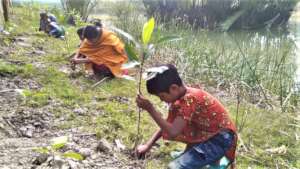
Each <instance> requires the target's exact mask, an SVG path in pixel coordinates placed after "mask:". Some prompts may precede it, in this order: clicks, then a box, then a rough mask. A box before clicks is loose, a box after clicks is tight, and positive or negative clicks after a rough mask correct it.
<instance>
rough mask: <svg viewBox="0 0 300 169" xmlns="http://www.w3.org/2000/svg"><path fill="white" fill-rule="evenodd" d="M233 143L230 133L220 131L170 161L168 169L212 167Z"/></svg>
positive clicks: (232, 136) (232, 135)
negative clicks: (210, 165)
mask: <svg viewBox="0 0 300 169" xmlns="http://www.w3.org/2000/svg"><path fill="white" fill-rule="evenodd" d="M233 142H234V134H233V133H232V132H231V131H221V132H220V133H218V134H217V135H215V136H213V137H212V138H210V139H209V140H207V141H205V142H203V143H199V144H196V145H194V146H193V147H191V148H190V149H188V150H187V151H186V152H184V153H183V154H182V155H180V156H179V157H178V158H177V159H175V160H174V161H172V162H171V163H170V164H169V165H168V168H169V169H201V168H203V167H205V166H207V165H209V164H212V165H214V164H215V163H216V162H218V160H220V159H221V158H222V157H223V156H224V155H225V152H226V151H227V150H229V149H230V148H231V146H232V143H233Z"/></svg>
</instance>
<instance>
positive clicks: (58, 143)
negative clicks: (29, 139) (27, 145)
mask: <svg viewBox="0 0 300 169" xmlns="http://www.w3.org/2000/svg"><path fill="white" fill-rule="evenodd" d="M67 142H68V137H67V136H61V137H56V138H54V139H52V143H51V145H50V146H46V147H37V148H35V149H34V150H35V151H36V152H38V153H41V154H46V155H47V156H52V159H54V158H55V156H59V157H64V158H72V159H74V160H78V161H81V160H83V159H84V158H83V156H82V155H81V154H79V153H75V152H72V151H70V152H64V153H62V152H59V150H61V149H62V148H63V147H64V146H65V145H66V144H67Z"/></svg>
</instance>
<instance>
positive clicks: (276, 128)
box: [0, 7, 300, 169]
mask: <svg viewBox="0 0 300 169" xmlns="http://www.w3.org/2000/svg"><path fill="white" fill-rule="evenodd" d="M38 9H39V7H26V8H15V9H14V12H15V15H14V17H13V19H12V22H11V23H10V24H9V31H10V32H11V35H10V36H3V35H1V36H0V37H1V38H0V43H1V50H9V49H14V50H12V51H10V52H9V54H8V55H7V56H5V57H3V58H2V59H1V61H0V75H2V74H4V76H5V77H16V76H19V77H21V78H30V79H33V80H35V81H37V82H38V83H39V84H40V85H41V88H39V89H36V90H31V89H27V90H26V95H27V99H26V102H25V103H24V104H25V105H26V106H29V107H41V106H45V105H47V104H49V103H50V102H52V101H58V102H62V103H63V104H62V105H63V106H59V107H53V111H52V113H54V114H55V115H56V117H57V118H59V117H61V116H65V117H67V118H65V120H64V121H62V123H61V125H60V126H59V127H60V128H61V129H70V128H77V127H80V129H81V130H83V131H86V132H93V133H96V134H97V136H98V137H99V138H107V139H109V140H110V141H113V140H115V139H121V140H122V142H123V143H124V144H125V145H126V146H127V147H129V148H130V147H132V146H133V141H134V139H135V134H136V120H137V113H136V112H137V110H136V106H135V103H134V100H135V93H136V89H135V88H136V84H135V83H134V82H130V81H126V80H120V79H114V80H111V81H107V82H105V83H103V84H101V85H100V86H98V87H96V88H91V86H92V85H93V84H94V83H95V81H92V80H88V79H86V78H85V77H84V76H83V75H80V73H79V74H78V75H76V76H75V77H74V76H70V73H68V72H65V71H63V70H64V68H65V69H67V67H68V66H69V65H68V57H69V54H70V53H72V52H73V51H74V50H75V49H76V47H77V45H78V41H79V40H78V38H77V35H76V33H75V31H76V28H75V27H68V26H65V28H66V32H67V34H66V41H62V40H58V39H54V38H51V37H48V36H46V35H44V34H42V33H38V32H37V31H36V30H37V27H38V16H39V13H38ZM130 11H135V10H129V12H128V14H130V15H129V16H128V17H127V19H125V18H126V17H125V15H123V16H122V17H125V18H121V19H120V20H115V24H116V25H117V26H119V27H120V28H121V29H124V30H126V31H128V32H130V33H132V34H135V33H136V34H135V35H136V36H137V35H138V34H139V33H138V32H140V30H141V29H140V27H141V25H140V24H137V22H136V21H135V22H134V19H133V18H132V16H131V12H130ZM134 15H139V14H138V13H134ZM142 20H143V18H141V21H142ZM122 25H123V26H122ZM159 27H160V29H161V33H162V34H168V35H172V34H176V35H180V36H182V37H183V38H184V39H183V40H182V41H179V42H176V43H172V44H164V45H162V46H160V49H159V50H158V51H157V52H156V55H155V57H153V58H152V59H151V60H152V61H153V62H151V63H150V62H149V63H148V65H149V64H155V62H158V61H160V62H161V61H162V62H173V63H175V64H176V65H177V67H179V69H180V71H181V73H182V75H183V77H184V79H185V80H186V81H187V82H189V84H199V83H202V84H204V85H205V86H208V87H206V89H210V90H211V91H212V92H213V93H214V94H216V96H217V97H219V98H220V99H221V101H222V102H223V103H224V104H225V106H226V107H227V108H228V109H229V110H230V112H231V116H232V118H233V119H234V120H235V121H236V122H237V123H238V127H239V133H240V138H241V141H240V142H239V148H238V156H237V165H238V168H249V167H251V168H276V167H279V168H299V167H300V163H299V161H298V157H299V155H300V154H299V152H300V150H299V136H298V135H299V134H298V135H297V133H299V125H298V124H299V114H298V113H297V112H296V111H294V110H297V109H296V107H294V105H293V104H290V102H287V103H288V104H286V105H284V107H283V109H282V106H281V104H280V99H281V100H283V101H284V100H286V98H287V96H288V95H289V92H290V90H291V88H292V86H293V71H294V69H295V67H294V66H295V65H293V60H292V59H293V58H292V57H291V56H292V53H291V51H293V50H292V49H293V45H292V42H291V41H290V40H289V39H285V38H277V37H273V35H272V34H271V33H270V34H268V33H266V34H265V36H259V35H258V34H256V33H254V34H247V36H246V37H245V38H240V36H241V35H239V38H238V37H235V36H236V35H237V34H234V33H233V34H231V35H228V34H220V33H211V32H206V31H195V30H192V29H191V28H190V27H188V26H186V27H185V26H179V25H178V26H176V25H173V26H172V27H170V26H164V25H159ZM211 34H213V35H211ZM20 36H22V37H27V38H29V40H28V41H30V44H32V45H31V46H30V47H24V46H20V45H16V43H15V40H14V38H16V37H20ZM255 36H257V37H256V38H255ZM262 37H264V38H265V40H263V38H262ZM230 38H232V39H231V40H228V39H230ZM234 39H236V41H237V42H235V41H234ZM2 44H3V45H2ZM238 46H240V48H241V49H239V47H238ZM40 49H42V50H43V51H44V52H45V54H44V55H28V53H32V51H35V50H40ZM9 61H21V62H24V64H23V65H18V66H17V65H14V64H13V62H9ZM257 80H258V81H257ZM260 86H262V88H261V87H260ZM211 87H212V89H211ZM143 90H144V89H143ZM262 90H263V91H264V92H265V94H266V95H267V97H268V101H266V100H265V98H264V96H263V93H262ZM220 92H225V93H226V94H225V96H220V95H219V94H220ZM144 93H146V92H145V91H144ZM237 96H239V97H237ZM236 98H239V99H236ZM291 98H292V97H291ZM151 99H152V100H153V101H154V102H155V103H156V105H158V107H159V110H161V111H164V112H165V111H166V108H165V105H164V104H163V103H161V102H160V101H159V100H158V99H156V98H154V97H151ZM254 99H261V104H264V103H265V102H270V104H272V105H273V109H270V108H268V106H260V105H258V103H260V102H259V101H260V100H258V101H257V100H254ZM265 105H267V103H265ZM76 109H82V110H83V112H84V114H83V115H78V114H77V113H76V111H74V110H76ZM283 110H284V111H283ZM141 127H142V129H141V131H142V132H141V133H142V137H143V139H142V140H143V141H146V140H147V139H148V138H149V136H150V135H151V134H152V132H154V131H155V130H156V129H157V127H156V125H155V124H154V122H153V121H152V120H151V119H150V117H149V115H147V114H146V113H145V114H142V124H141ZM174 147H175V146H169V145H168V144H164V143H163V142H162V141H161V142H160V147H159V148H158V149H155V150H154V152H153V154H152V156H151V157H150V158H151V159H152V158H153V160H149V161H148V164H147V168H149V169H151V168H153V169H154V168H164V166H165V165H166V164H167V161H168V160H170V155H169V152H170V151H172V150H174Z"/></svg>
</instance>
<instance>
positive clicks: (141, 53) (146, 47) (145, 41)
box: [112, 17, 181, 149]
mask: <svg viewBox="0 0 300 169" xmlns="http://www.w3.org/2000/svg"><path fill="white" fill-rule="evenodd" d="M154 27H155V20H154V18H153V17H152V18H151V19H149V20H148V21H147V22H146V23H145V24H144V26H143V31H142V35H141V40H138V41H137V40H135V39H134V38H133V36H132V35H130V34H128V33H126V32H124V31H123V30H120V29H118V28H115V27H112V29H113V30H115V31H117V32H118V33H120V34H122V35H123V36H125V37H126V38H127V39H128V40H129V43H126V44H125V50H126V53H127V55H128V57H129V59H131V60H135V61H139V62H140V69H139V75H138V82H137V92H138V94H142V91H141V83H142V74H143V70H144V63H145V61H146V60H147V59H148V58H149V56H151V55H153V54H154V52H155V45H157V44H160V43H163V42H170V41H175V40H180V39H181V38H180V37H177V36H164V37H161V35H160V34H156V36H157V37H155V39H156V41H154V40H153V39H154V38H152V33H153V31H154ZM151 38H152V41H151ZM141 111H142V110H141V109H140V108H139V110H138V120H137V135H136V140H135V143H134V149H135V148H136V147H137V145H138V143H139V141H140V121H141Z"/></svg>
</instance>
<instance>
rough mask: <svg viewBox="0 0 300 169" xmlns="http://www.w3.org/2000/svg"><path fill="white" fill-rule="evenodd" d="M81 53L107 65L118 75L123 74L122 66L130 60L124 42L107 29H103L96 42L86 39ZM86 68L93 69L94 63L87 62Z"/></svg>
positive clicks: (97, 62) (93, 60)
mask: <svg viewBox="0 0 300 169" xmlns="http://www.w3.org/2000/svg"><path fill="white" fill-rule="evenodd" d="M79 53H80V54H82V55H84V56H86V57H87V58H88V59H89V60H90V61H91V62H92V63H93V64H96V65H102V64H103V65H105V66H106V67H108V68H109V69H110V71H111V72H112V73H113V74H114V75H115V76H117V77H118V76H121V75H122V70H121V66H122V64H123V63H125V62H127V60H128V58H127V55H126V52H125V49H124V44H123V42H122V41H121V40H120V39H119V38H118V37H117V36H116V35H115V34H114V33H113V32H110V31H108V30H105V29H102V35H101V37H100V38H99V39H98V41H97V42H96V43H91V42H89V41H88V40H86V39H85V40H84V41H83V43H82V44H81V46H80V48H79ZM86 69H87V70H91V69H92V64H86Z"/></svg>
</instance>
